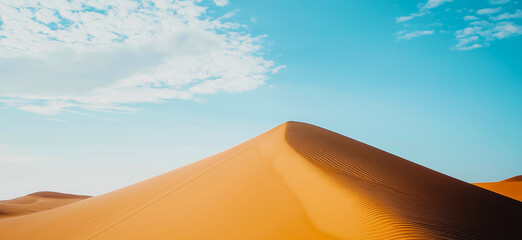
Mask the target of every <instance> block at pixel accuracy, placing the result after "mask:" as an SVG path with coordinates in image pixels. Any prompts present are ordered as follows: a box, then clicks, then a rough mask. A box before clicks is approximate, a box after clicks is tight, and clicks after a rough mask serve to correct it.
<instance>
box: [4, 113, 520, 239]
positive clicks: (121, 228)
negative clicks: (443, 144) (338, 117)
mask: <svg viewBox="0 0 522 240" xmlns="http://www.w3.org/2000/svg"><path fill="white" fill-rule="evenodd" d="M521 218H522V203H521V202H519V201H516V200H513V199H511V198H508V197H504V196H502V195H499V194H496V193H493V192H490V191H488V190H485V189H482V188H480V187H477V186H474V185H472V184H468V183H465V182H462V181H460V180H457V179H454V178H451V177H448V176H446V175H444V174H441V173H438V172H435V171H432V170H430V169H428V168H425V167H422V166H420V165H417V164H414V163H412V162H409V161H407V160H405V159H402V158H399V157H397V156H394V155H392V154H389V153H386V152H384V151H381V150H379V149H376V148H373V147H371V146H368V145H366V144H363V143H360V142H357V141H355V140H352V139H350V138H347V137H344V136H341V135H338V134H336V133H333V132H330V131H328V130H325V129H322V128H318V127H315V126H311V125H308V124H303V123H296V122H288V123H285V124H283V125H280V126H278V127H276V128H274V129H272V130H270V131H269V132H267V133H265V134H262V135H260V136H258V137H256V138H253V139H251V140H249V141H247V142H245V143H243V144H240V145H238V146H236V147H234V148H231V149H229V150H227V151H224V152H222V153H219V154H217V155H214V156H211V157H209V158H206V159H203V160H201V161H199V162H196V163H194V164H191V165H188V166H186V167H183V168H180V169H177V170H174V171H171V172H168V173H165V174H163V175H160V176H157V177H155V178H152V179H149V180H146V181H143V182H140V183H137V184H134V185H131V186H129V187H126V188H123V189H120V190H117V191H114V192H111V193H108V194H105V195H101V196H97V197H92V198H89V199H86V200H83V201H79V202H76V203H73V204H69V205H66V206H63V207H60V208H55V209H51V210H47V211H44V212H39V213H34V214H30V215H25V216H19V217H10V218H5V219H1V220H0V239H110V240H114V239H126V240H127V239H522V221H521V220H520V219H521Z"/></svg>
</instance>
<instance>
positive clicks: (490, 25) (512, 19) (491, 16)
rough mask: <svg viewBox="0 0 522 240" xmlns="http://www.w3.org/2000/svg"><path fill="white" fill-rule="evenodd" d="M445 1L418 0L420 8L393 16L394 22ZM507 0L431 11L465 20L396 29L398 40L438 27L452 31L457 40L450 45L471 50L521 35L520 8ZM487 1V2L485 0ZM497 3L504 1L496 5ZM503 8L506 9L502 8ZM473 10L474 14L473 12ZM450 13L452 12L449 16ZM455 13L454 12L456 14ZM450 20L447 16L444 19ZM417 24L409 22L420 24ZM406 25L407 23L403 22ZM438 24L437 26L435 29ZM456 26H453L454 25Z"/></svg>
mask: <svg viewBox="0 0 522 240" xmlns="http://www.w3.org/2000/svg"><path fill="white" fill-rule="evenodd" d="M445 2H448V1H433V2H432V1H429V2H427V3H423V4H419V5H418V8H419V11H418V12H416V13H413V14H412V15H409V16H406V17H399V18H396V22H397V23H398V22H404V21H408V20H411V19H412V18H414V17H415V16H416V15H419V16H422V15H423V14H425V13H428V12H427V9H430V8H435V7H438V6H440V5H441V4H443V3H445ZM508 2H510V1H507V0H491V1H489V4H491V5H489V6H490V7H485V8H481V9H478V10H475V9H473V8H461V9H457V10H455V11H443V12H441V11H438V12H432V13H433V14H437V15H442V16H443V18H439V19H455V17H456V18H457V19H458V18H462V19H464V20H465V21H455V22H451V23H448V24H443V25H442V24H437V25H435V24H433V22H432V23H429V22H428V23H424V26H423V28H425V29H426V28H430V29H432V30H421V31H419V30H416V29H413V30H402V31H399V32H398V33H396V34H395V35H396V36H397V37H396V38H397V40H400V39H411V38H414V37H418V36H424V35H431V34H433V33H435V32H438V31H434V30H439V31H440V32H441V33H451V32H453V33H454V35H455V40H456V44H455V45H454V46H452V47H450V48H451V49H454V50H464V51H465V50H472V49H477V48H482V47H487V46H489V45H490V44H491V42H493V41H496V40H500V39H506V38H511V37H515V36H519V35H522V27H521V25H520V23H519V22H517V21H518V19H521V18H522V10H520V9H513V7H514V5H513V4H507V3H508ZM486 4H487V3H486ZM499 4H505V5H503V6H502V7H499V6H498V5H499ZM504 9H507V11H506V10H504ZM473 13H475V14H476V15H473ZM449 14H452V15H453V16H450V15H449ZM455 15H456V16H455ZM447 21H449V20H447ZM418 25H419V24H415V25H411V26H414V27H415V28H417V29H418V28H419V26H418ZM402 26H403V27H409V26H410V25H402ZM443 26H451V28H450V29H442V27H443ZM437 28H438V29H437ZM455 28H456V29H457V30H454V29H455Z"/></svg>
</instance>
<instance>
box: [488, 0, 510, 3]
mask: <svg viewBox="0 0 522 240" xmlns="http://www.w3.org/2000/svg"><path fill="white" fill-rule="evenodd" d="M509 1H510V0H490V1H489V2H490V3H491V4H506V3H508V2H509Z"/></svg>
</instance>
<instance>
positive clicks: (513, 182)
mask: <svg viewBox="0 0 522 240" xmlns="http://www.w3.org/2000/svg"><path fill="white" fill-rule="evenodd" d="M474 185H476V186H479V187H481V188H485V189H487V190H489V191H492V192H496V193H498V194H502V195H504V196H506V197H510V198H513V199H516V200H518V201H521V202H522V175H519V176H516V177H512V178H508V179H506V180H503V181H500V182H487V183H474Z"/></svg>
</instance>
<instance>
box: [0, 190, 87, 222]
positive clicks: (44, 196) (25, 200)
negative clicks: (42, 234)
mask: <svg viewBox="0 0 522 240" xmlns="http://www.w3.org/2000/svg"><path fill="white" fill-rule="evenodd" d="M89 197H90V196H84V195H74V194H66V193H58V192H35V193H31V194H29V195H26V196H23V197H19V198H15V199H11V200H4V201H0V218H6V217H13V216H20V215H26V214H31V213H35V212H41V211H46V210H49V209H53V208H57V207H61V206H64V205H67V204H71V203H74V202H77V201H80V200H83V199H86V198H89Z"/></svg>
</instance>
